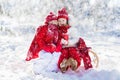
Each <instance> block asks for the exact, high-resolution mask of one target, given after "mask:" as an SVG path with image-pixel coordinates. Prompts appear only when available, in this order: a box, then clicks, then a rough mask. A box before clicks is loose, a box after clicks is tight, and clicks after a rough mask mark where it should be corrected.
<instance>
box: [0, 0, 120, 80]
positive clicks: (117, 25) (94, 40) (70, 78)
mask: <svg viewBox="0 0 120 80" xmlns="http://www.w3.org/2000/svg"><path fill="white" fill-rule="evenodd" d="M63 7H66V9H67V12H68V15H69V24H70V26H71V28H70V29H69V35H70V41H69V43H75V42H76V40H78V38H79V37H82V38H84V40H85V42H86V44H87V45H88V46H90V47H92V50H93V51H94V52H96V54H97V55H98V57H99V65H98V67H97V68H95V67H93V68H92V69H91V70H84V69H83V68H82V67H81V68H80V71H79V72H72V71H68V72H66V73H61V72H57V73H55V72H44V71H42V70H39V68H41V67H39V68H38V69H35V68H34V64H35V63H34V62H35V60H31V61H28V62H26V61H25V58H26V55H27V51H28V48H29V46H30V44H31V41H32V40H33V37H34V35H35V33H36V29H37V28H38V26H40V25H43V24H44V22H45V18H46V16H47V15H48V14H49V13H50V12H54V13H55V14H56V15H57V11H58V10H60V9H61V8H63ZM119 40H120V0H0V80H120V63H119V61H120V41H119ZM46 58H49V57H46ZM51 59H52V58H51ZM36 60H37V59H36ZM52 63H54V61H51V62H50V63H49V64H52ZM40 64H41V65H43V64H45V63H39V65H40ZM81 66H82V65H81ZM46 67H49V66H46ZM53 67H54V66H52V68H53ZM33 70H36V71H40V72H41V73H40V74H35V72H34V71H33Z"/></svg>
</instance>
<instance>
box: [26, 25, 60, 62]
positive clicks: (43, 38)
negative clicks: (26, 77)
mask: <svg viewBox="0 0 120 80" xmlns="http://www.w3.org/2000/svg"><path fill="white" fill-rule="evenodd" d="M58 34H59V33H58V26H56V25H52V24H51V25H43V26H40V27H39V28H38V29H37V33H36V35H35V37H34V39H33V41H32V43H31V45H30V48H29V51H28V54H27V58H26V61H29V60H31V59H34V58H38V53H39V51H40V50H45V51H47V52H51V53H52V52H54V51H55V50H56V45H57V42H58ZM57 48H59V47H57ZM58 51H59V49H58Z"/></svg>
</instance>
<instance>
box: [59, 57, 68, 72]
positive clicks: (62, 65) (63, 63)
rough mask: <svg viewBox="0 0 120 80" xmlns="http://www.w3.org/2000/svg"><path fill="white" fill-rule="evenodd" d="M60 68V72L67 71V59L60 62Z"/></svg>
mask: <svg viewBox="0 0 120 80" xmlns="http://www.w3.org/2000/svg"><path fill="white" fill-rule="evenodd" d="M60 70H61V72H62V73H65V72H66V71H67V59H64V60H63V61H62V62H61V64H60Z"/></svg>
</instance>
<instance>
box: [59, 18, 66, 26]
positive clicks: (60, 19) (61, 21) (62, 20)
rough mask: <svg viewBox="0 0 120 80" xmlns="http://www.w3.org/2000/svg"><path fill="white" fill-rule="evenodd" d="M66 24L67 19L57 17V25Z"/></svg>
mask: <svg viewBox="0 0 120 80" xmlns="http://www.w3.org/2000/svg"><path fill="white" fill-rule="evenodd" d="M66 24H67V20H66V19H65V18H59V19H58V25H59V26H65V25H66Z"/></svg>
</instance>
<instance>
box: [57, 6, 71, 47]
mask: <svg viewBox="0 0 120 80" xmlns="http://www.w3.org/2000/svg"><path fill="white" fill-rule="evenodd" d="M58 26H59V27H58V29H59V31H58V32H59V37H58V42H57V44H58V47H59V48H62V47H63V45H67V44H68V34H67V32H68V29H69V28H70V26H69V24H68V13H67V12H66V9H65V8H63V9H61V10H59V11H58Z"/></svg>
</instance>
